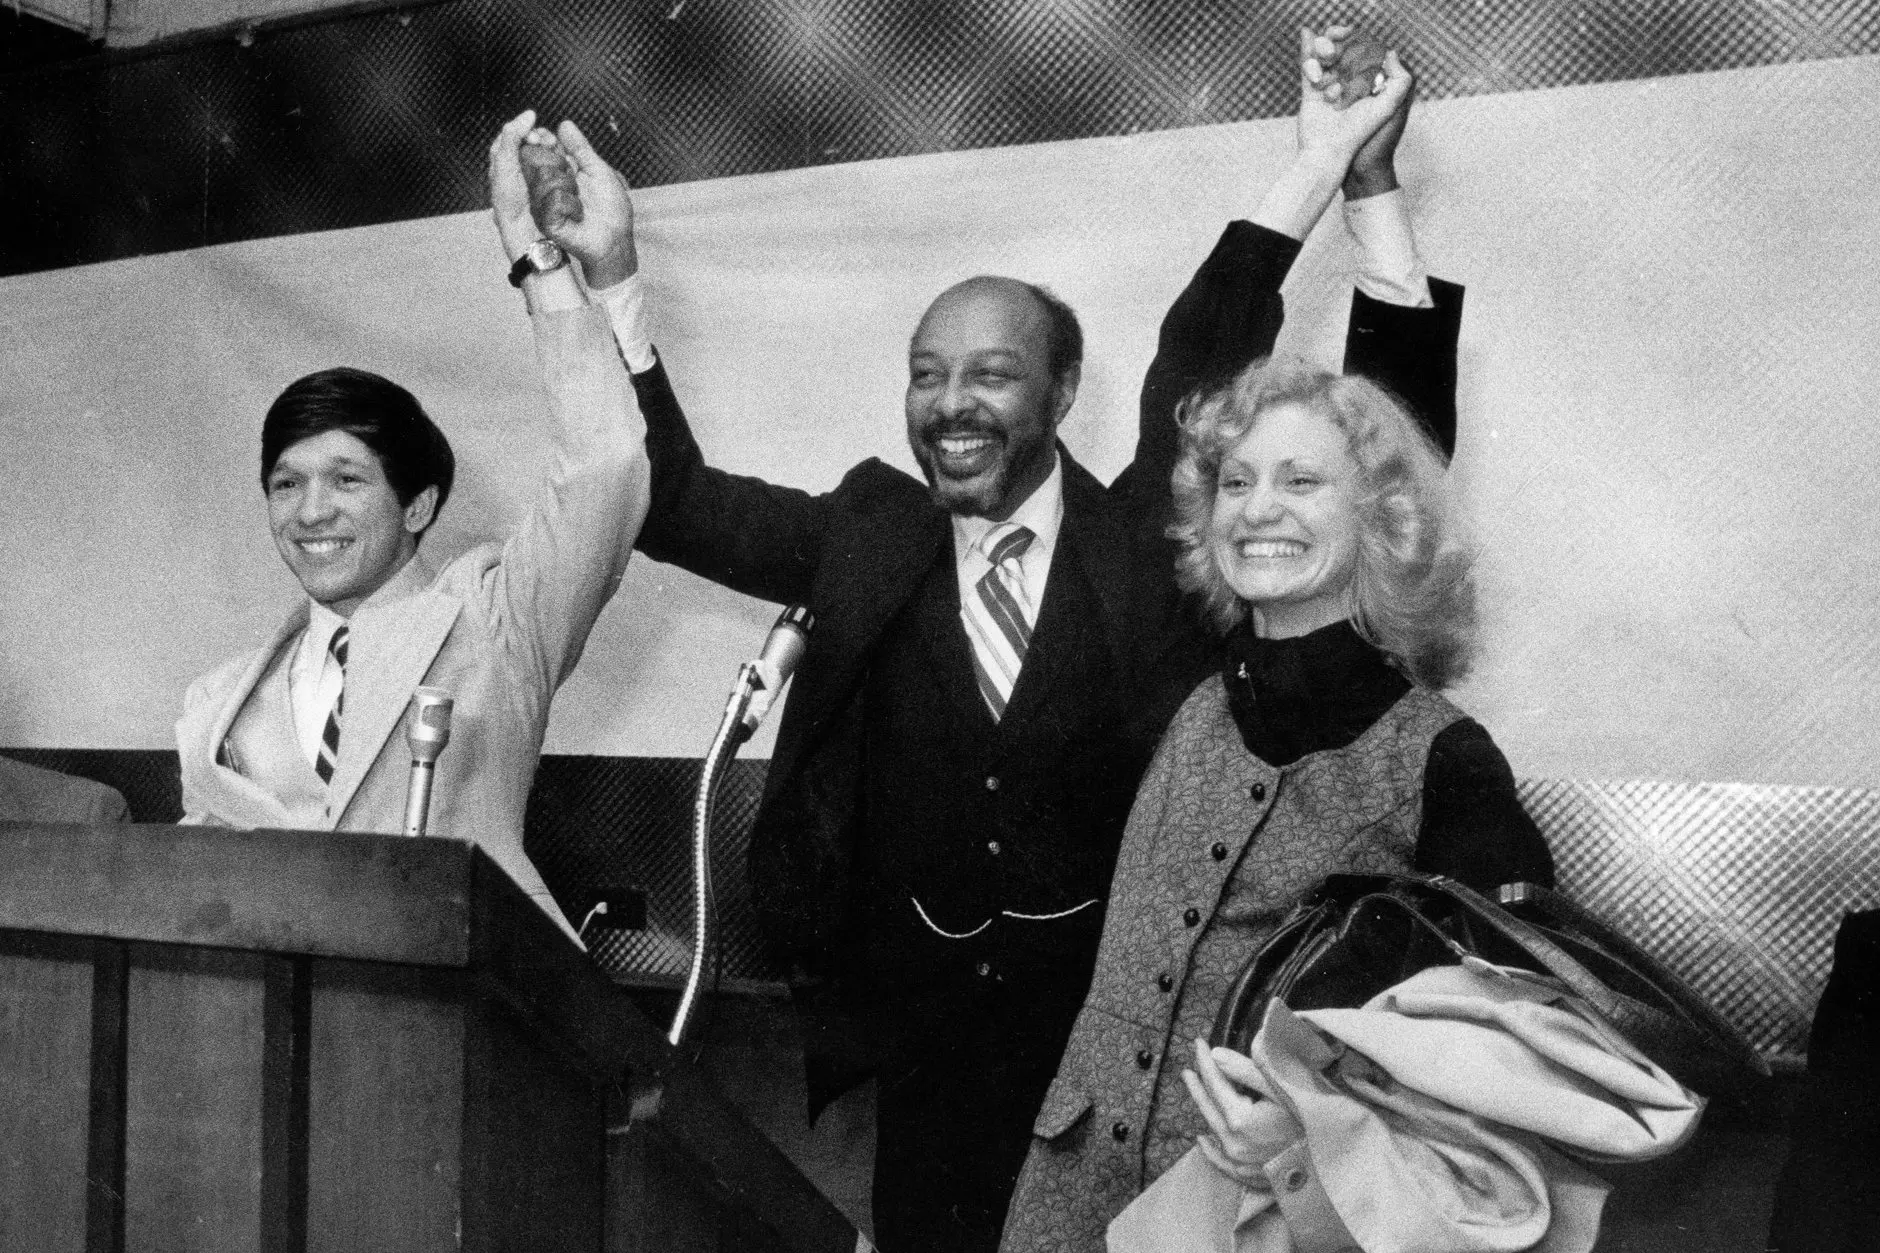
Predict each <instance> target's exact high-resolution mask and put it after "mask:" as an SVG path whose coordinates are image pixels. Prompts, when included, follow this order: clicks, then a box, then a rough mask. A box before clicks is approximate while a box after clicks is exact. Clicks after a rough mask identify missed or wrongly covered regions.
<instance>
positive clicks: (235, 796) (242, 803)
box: [182, 600, 307, 827]
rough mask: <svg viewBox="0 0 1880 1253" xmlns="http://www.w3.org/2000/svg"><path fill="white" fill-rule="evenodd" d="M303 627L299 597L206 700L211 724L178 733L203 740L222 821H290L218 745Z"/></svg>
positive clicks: (207, 776)
mask: <svg viewBox="0 0 1880 1253" xmlns="http://www.w3.org/2000/svg"><path fill="white" fill-rule="evenodd" d="M306 628H307V602H306V601H304V600H303V601H301V602H300V603H299V604H297V605H295V606H294V608H293V609H292V610H290V611H289V612H288V615H287V617H286V618H285V619H283V620H282V622H281V624H280V625H279V626H277V627H276V628H275V629H274V634H273V636H272V637H270V638H269V640H268V642H267V643H266V644H265V645H263V646H262V647H261V648H260V649H258V650H257V651H256V652H255V653H254V654H253V655H252V656H250V657H249V659H248V663H247V664H246V665H244V666H243V667H242V669H241V673H240V674H238V675H237V676H236V678H235V682H234V684H233V686H231V687H230V688H229V689H228V692H227V694H226V695H225V696H223V697H222V698H221V699H219V700H211V701H210V702H209V703H208V706H207V710H206V712H207V714H208V718H209V725H208V728H207V731H206V733H205V734H203V735H202V736H201V737H200V738H199V739H198V738H197V737H196V736H193V735H186V736H184V737H182V738H185V739H187V740H189V741H190V742H192V743H201V744H203V745H205V746H206V751H207V753H208V759H207V760H206V761H204V762H203V763H202V765H201V771H202V774H203V776H204V779H205V781H206V782H207V783H208V785H209V787H210V789H211V790H212V791H213V792H214V793H215V801H214V805H213V811H214V813H215V815H216V816H217V817H218V818H219V819H221V820H223V821H225V822H229V823H232V824H235V825H240V826H253V827H284V826H287V825H288V824H289V821H290V819H289V816H288V813H287V809H286V807H285V806H283V805H282V804H281V802H280V800H279V799H278V798H277V797H276V796H275V795H274V794H273V793H272V792H270V791H268V790H267V789H266V788H264V787H262V786H261V785H260V784H259V783H256V782H255V781H254V780H253V779H250V778H249V777H248V776H246V775H244V774H242V773H240V772H239V771H236V770H232V769H230V768H229V767H227V766H225V765H223V764H222V761H221V757H222V745H223V744H224V743H225V742H226V741H227V740H228V737H229V732H230V731H231V730H233V729H234V726H235V719H236V718H238V717H240V716H241V711H242V706H244V705H246V704H247V703H248V698H249V697H250V696H253V695H254V691H255V684H257V683H259V682H260V681H261V676H262V675H264V674H266V673H267V669H268V665H269V664H270V663H271V662H272V661H273V660H274V658H275V656H276V654H278V653H279V652H280V651H281V650H282V649H283V648H286V647H287V646H288V645H289V644H291V643H292V642H293V641H294V639H295V638H296V637H298V636H299V635H300V633H301V632H302V631H304V630H306Z"/></svg>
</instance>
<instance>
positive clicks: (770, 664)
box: [666, 605, 816, 1048]
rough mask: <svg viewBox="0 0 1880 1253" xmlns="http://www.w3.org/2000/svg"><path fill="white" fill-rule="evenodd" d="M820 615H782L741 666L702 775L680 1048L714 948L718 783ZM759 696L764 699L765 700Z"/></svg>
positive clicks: (800, 610) (676, 1018)
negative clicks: (714, 837) (714, 838)
mask: <svg viewBox="0 0 1880 1253" xmlns="http://www.w3.org/2000/svg"><path fill="white" fill-rule="evenodd" d="M815 620H816V619H815V615H814V614H812V613H810V611H809V610H808V609H807V608H805V607H804V606H802V605H791V606H790V607H789V608H787V609H785V610H784V611H783V612H782V613H781V614H779V615H778V616H777V624H776V625H775V626H773V627H771V629H770V636H769V638H767V639H766V640H765V641H764V651H763V654H762V655H761V656H760V657H759V658H758V659H757V660H756V661H747V662H745V663H744V664H743V665H741V666H739V667H738V677H737V681H736V682H734V683H733V684H732V685H731V699H729V700H728V701H726V702H725V716H724V718H723V719H722V720H720V721H719V723H718V732H717V734H715V735H713V736H712V744H711V748H710V749H709V750H708V751H707V752H706V754H705V763H704V766H703V768H702V769H700V771H699V780H698V799H697V800H696V801H695V802H694V804H693V806H692V893H693V901H694V908H693V927H692V970H691V973H690V974H688V975H687V976H686V980H685V991H683V992H682V993H680V995H679V1008H678V1009H677V1010H676V1011H675V1012H674V1013H673V1016H672V1027H671V1029H670V1030H669V1031H667V1033H666V1042H667V1043H668V1044H670V1045H672V1046H673V1047H674V1048H678V1047H679V1044H680V1041H682V1040H684V1039H685V1030H686V1028H687V1027H688V1026H690V1025H691V1020H692V1014H693V1011H694V1010H695V1009H697V1008H698V995H699V984H700V983H701V982H702V981H703V979H704V977H705V958H706V956H707V954H708V951H709V949H710V948H711V945H712V940H713V932H714V930H715V925H716V919H715V918H714V917H713V915H714V913H715V912H716V911H715V909H714V908H713V905H714V902H713V899H712V809H713V806H714V805H715V804H716V802H717V798H718V784H719V782H720V780H722V779H723V778H724V773H725V767H726V766H728V765H729V764H730V763H731V759H732V758H733V757H734V756H736V755H737V751H738V746H739V745H740V744H742V743H744V741H746V740H748V739H750V738H751V734H752V733H753V732H754V731H756V730H757V724H758V723H759V722H761V721H763V718H764V715H765V714H766V713H768V712H770V706H771V703H772V702H773V701H774V700H775V699H776V698H777V697H778V696H779V695H781V694H782V692H783V688H784V685H785V684H786V683H788V682H789V681H790V675H791V673H792V672H793V671H794V670H795V669H796V663H797V661H798V660H799V659H801V657H802V656H803V649H804V648H805V646H806V644H807V642H808V639H809V632H810V628H811V627H812V626H814V625H815ZM759 697H762V699H761V700H760V699H759Z"/></svg>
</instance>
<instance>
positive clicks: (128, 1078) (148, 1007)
mask: <svg viewBox="0 0 1880 1253" xmlns="http://www.w3.org/2000/svg"><path fill="white" fill-rule="evenodd" d="M263 1021H264V1015H263V982H262V959H261V957H260V956H259V955H257V954H252V953H230V952H225V951H222V950H217V949H181V948H167V947H166V948H146V947H143V946H137V947H134V948H133V949H132V951H131V964H130V978H129V985H128V991H127V1011H126V1019H125V1044H126V1049H125V1053H126V1065H125V1093H124V1098H125V1099H124V1248H125V1250H126V1253H223V1251H224V1250H226V1251H227V1253H250V1251H252V1250H254V1249H255V1248H256V1247H257V1246H258V1244H259V1241H260V1234H261V1120H262V1104H261V1090H262V1082H261V1071H262V1052H263V1048H262V1044H263Z"/></svg>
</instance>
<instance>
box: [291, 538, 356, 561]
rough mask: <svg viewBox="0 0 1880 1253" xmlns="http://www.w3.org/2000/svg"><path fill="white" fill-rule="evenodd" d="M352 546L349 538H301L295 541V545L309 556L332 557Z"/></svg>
mask: <svg viewBox="0 0 1880 1253" xmlns="http://www.w3.org/2000/svg"><path fill="white" fill-rule="evenodd" d="M351 546H352V541H351V540H349V539H300V540H295V541H294V547H296V548H298V549H300V551H301V552H303V553H306V554H307V555H308V556H309V557H331V556H333V555H334V554H335V553H338V552H341V551H343V550H344V549H346V548H349V547H351Z"/></svg>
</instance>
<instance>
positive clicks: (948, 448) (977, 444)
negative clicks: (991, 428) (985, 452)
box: [939, 435, 992, 457]
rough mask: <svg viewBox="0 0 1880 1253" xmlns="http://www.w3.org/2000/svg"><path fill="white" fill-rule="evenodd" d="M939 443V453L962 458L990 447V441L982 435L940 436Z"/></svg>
mask: <svg viewBox="0 0 1880 1253" xmlns="http://www.w3.org/2000/svg"><path fill="white" fill-rule="evenodd" d="M939 443H940V451H941V452H943V453H945V454H946V455H947V456H949V457H963V456H966V455H967V454H969V453H976V452H978V451H979V450H980V449H981V448H986V447H990V446H991V444H992V441H991V440H990V439H988V438H987V437H986V436H984V435H942V436H941V437H940V440H939Z"/></svg>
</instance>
